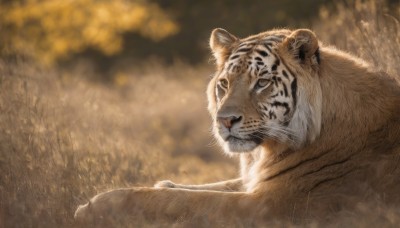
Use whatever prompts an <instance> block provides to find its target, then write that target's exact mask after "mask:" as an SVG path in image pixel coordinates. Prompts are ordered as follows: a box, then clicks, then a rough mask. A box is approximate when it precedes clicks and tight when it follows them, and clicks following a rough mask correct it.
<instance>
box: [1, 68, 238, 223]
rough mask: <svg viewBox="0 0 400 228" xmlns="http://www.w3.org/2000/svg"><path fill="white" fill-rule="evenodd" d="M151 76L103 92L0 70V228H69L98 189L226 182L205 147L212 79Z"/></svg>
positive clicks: (43, 73)
mask: <svg viewBox="0 0 400 228" xmlns="http://www.w3.org/2000/svg"><path fill="white" fill-rule="evenodd" d="M151 68H152V70H150V69H148V70H141V71H140V72H135V71H133V72H132V73H131V74H138V75H129V76H132V77H128V78H125V79H123V78H124V77H125V76H123V75H121V74H119V75H118V76H117V77H118V78H119V79H117V81H118V80H119V84H121V80H122V81H123V82H124V83H123V85H120V86H116V85H114V86H106V85H104V84H96V83H91V82H88V81H86V80H84V79H80V78H82V75H87V74H90V73H91V72H85V71H84V69H87V68H85V67H83V68H81V69H83V70H76V71H75V72H74V73H73V74H74V75H71V72H70V73H65V72H61V71H56V70H41V69H40V68H37V67H34V66H32V65H30V64H9V63H6V62H0V112H1V115H0V170H1V173H2V177H1V179H0V194H1V195H0V197H1V198H0V202H1V207H0V227H60V226H68V225H71V224H72V222H73V220H72V216H73V212H74V210H75V209H76V207H77V205H78V204H80V203H83V202H85V201H87V199H88V198H89V197H92V196H93V195H95V194H96V193H99V192H101V191H104V190H106V189H111V188H116V187H127V186H133V185H136V186H137V185H147V186H149V185H152V184H154V182H156V181H157V180H161V179H165V178H171V179H173V180H176V181H178V182H184V183H185V182H186V183H200V182H207V181H217V180H222V179H225V178H228V177H233V176H235V174H236V173H235V172H236V171H235V167H234V165H233V164H232V163H229V162H224V160H225V159H224V158H223V157H222V156H221V153H219V152H217V151H216V150H217V148H216V147H213V146H211V145H210V144H213V141H212V139H211V137H210V134H209V128H210V123H209V120H208V114H207V112H206V101H205V93H204V90H205V86H206V83H207V80H208V75H209V74H211V69H209V68H197V69H192V68H190V67H186V66H176V67H173V68H166V67H161V66H159V65H152V66H151ZM121 78H122V79H121ZM210 173H212V174H213V175H209V174H210Z"/></svg>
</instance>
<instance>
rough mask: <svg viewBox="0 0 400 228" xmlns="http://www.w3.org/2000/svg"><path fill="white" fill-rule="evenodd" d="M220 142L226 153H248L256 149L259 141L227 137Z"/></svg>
mask: <svg viewBox="0 0 400 228" xmlns="http://www.w3.org/2000/svg"><path fill="white" fill-rule="evenodd" d="M221 141H222V146H223V148H224V151H225V152H226V153H248V152H252V151H253V150H254V149H255V148H257V147H258V146H259V145H260V144H261V141H258V140H253V139H241V138H237V137H234V136H229V137H227V138H226V139H225V140H221Z"/></svg>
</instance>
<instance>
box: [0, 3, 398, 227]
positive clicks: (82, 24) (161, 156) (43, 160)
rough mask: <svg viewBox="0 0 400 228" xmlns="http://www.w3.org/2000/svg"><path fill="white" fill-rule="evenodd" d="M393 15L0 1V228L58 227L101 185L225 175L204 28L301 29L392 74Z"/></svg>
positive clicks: (337, 9)
mask: <svg viewBox="0 0 400 228" xmlns="http://www.w3.org/2000/svg"><path fill="white" fill-rule="evenodd" d="M399 17H400V3H399V1H398V0H387V1H385V0H381V1H361V0H360V1H350V0H349V1H332V0H319V1H318V0H307V1H289V0H282V1H272V0H271V1H268V0H254V1H244V0H238V1H228V0H220V1H210V0H204V1H183V0H164V1H161V0H153V1H151V0H113V1H111V0H67V1H50V0H2V1H0V173H1V175H0V227H69V226H71V225H72V224H73V219H72V218H73V212H74V210H75V209H76V207H77V205H79V204H82V203H85V202H87V200H88V199H89V198H91V197H92V196H94V195H95V194H97V193H99V192H102V191H105V190H108V189H112V188H117V187H128V186H140V185H145V186H151V185H153V184H154V183H155V182H156V181H157V180H162V179H171V180H173V181H175V182H182V183H204V182H210V181H219V180H224V179H227V178H232V177H235V176H237V173H238V171H237V165H236V161H235V159H229V158H226V157H225V156H224V155H223V154H222V153H221V152H220V149H219V148H218V145H216V142H215V141H214V140H213V139H212V136H211V132H210V129H211V122H210V120H209V117H208V113H207V111H206V107H207V102H206V95H205V90H206V86H207V82H208V80H209V79H210V77H211V76H212V74H213V62H212V61H211V58H210V54H209V49H208V38H209V35H210V32H211V31H212V29H213V28H216V27H222V28H225V29H227V30H228V31H230V32H231V33H233V34H235V35H237V36H239V37H245V36H247V35H250V34H254V33H258V32H262V31H264V30H268V29H271V28H276V27H286V28H299V27H305V28H310V29H313V30H314V31H315V32H316V33H317V35H318V36H319V38H320V39H321V40H322V41H323V42H324V43H326V44H332V45H336V46H337V47H339V48H341V49H344V50H346V51H349V52H351V53H353V54H354V55H357V56H359V57H362V58H364V59H366V60H367V61H369V62H370V63H371V64H373V66H374V67H376V68H380V69H382V70H385V71H387V72H389V73H390V74H392V75H394V76H398V75H400V64H399V63H400V54H399V53H400V25H399ZM397 79H399V77H397ZM382 216H383V217H382ZM382 218H383V219H385V215H381V217H379V219H382ZM391 221H392V220H391ZM142 225H143V224H142Z"/></svg>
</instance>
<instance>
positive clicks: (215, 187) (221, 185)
mask: <svg viewBox="0 0 400 228" xmlns="http://www.w3.org/2000/svg"><path fill="white" fill-rule="evenodd" d="M154 187H156V188H180V189H189V190H210V191H221V192H240V191H243V190H244V188H243V182H242V179H241V178H237V179H232V180H227V181H221V182H216V183H209V184H202V185H183V184H175V183H174V182H172V181H169V180H164V181H160V182H158V183H157V184H155V185H154Z"/></svg>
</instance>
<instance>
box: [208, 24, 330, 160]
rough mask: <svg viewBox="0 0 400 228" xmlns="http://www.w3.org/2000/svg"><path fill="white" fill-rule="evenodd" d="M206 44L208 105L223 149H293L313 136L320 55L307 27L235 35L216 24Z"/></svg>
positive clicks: (318, 115)
mask: <svg viewBox="0 0 400 228" xmlns="http://www.w3.org/2000/svg"><path fill="white" fill-rule="evenodd" d="M210 47H211V50H212V52H213V55H214V57H215V59H216V64H217V72H216V73H215V75H214V77H213V79H212V80H211V81H210V83H209V86H208V90H207V95H208V101H209V105H208V109H209V112H210V113H211V116H212V118H213V129H214V134H215V136H216V138H217V139H218V141H219V142H220V144H221V145H222V146H223V148H224V150H225V152H251V151H253V150H254V149H255V148H257V147H259V146H266V147H268V146H271V145H276V144H279V145H284V146H285V147H287V148H293V149H295V148H299V147H301V146H303V145H305V144H307V143H311V142H312V141H313V140H314V139H315V138H316V137H317V136H318V135H319V132H320V128H321V100H322V98H321V87H320V85H319V80H320V78H319V74H318V70H319V64H320V61H321V60H320V55H319V42H318V40H317V38H316V36H315V34H314V33H313V32H311V31H310V30H306V29H300V30H295V31H290V30H272V31H268V32H264V33H260V34H258V35H254V36H250V37H247V38H245V39H239V38H237V37H236V36H234V35H232V34H230V33H228V32H227V31H226V30H224V29H219V28H218V29H215V30H214V31H213V32H212V34H211V38H210Z"/></svg>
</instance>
